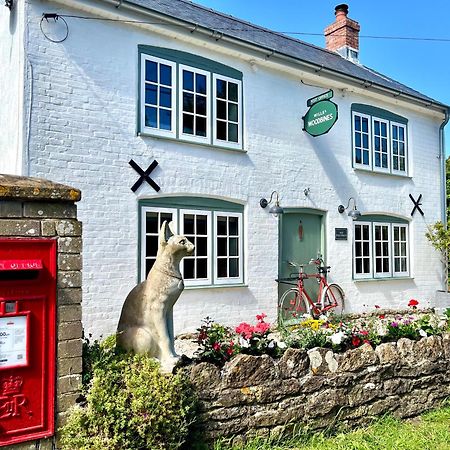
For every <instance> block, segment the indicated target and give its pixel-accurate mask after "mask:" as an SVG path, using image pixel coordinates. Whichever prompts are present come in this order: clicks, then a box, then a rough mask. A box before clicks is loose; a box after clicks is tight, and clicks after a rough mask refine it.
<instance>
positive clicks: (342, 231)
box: [334, 228, 348, 241]
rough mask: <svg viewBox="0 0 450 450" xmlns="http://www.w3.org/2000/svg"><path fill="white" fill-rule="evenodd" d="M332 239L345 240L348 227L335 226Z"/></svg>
mask: <svg viewBox="0 0 450 450" xmlns="http://www.w3.org/2000/svg"><path fill="white" fill-rule="evenodd" d="M334 239H335V240H336V241H346V240H347V239H348V228H335V229H334Z"/></svg>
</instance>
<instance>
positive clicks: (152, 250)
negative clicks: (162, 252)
mask: <svg viewBox="0 0 450 450" xmlns="http://www.w3.org/2000/svg"><path fill="white" fill-rule="evenodd" d="M145 240H146V246H145V254H146V255H147V256H156V253H157V252H158V236H147V237H146V238H145Z"/></svg>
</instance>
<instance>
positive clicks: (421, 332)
mask: <svg viewBox="0 0 450 450" xmlns="http://www.w3.org/2000/svg"><path fill="white" fill-rule="evenodd" d="M419 334H420V335H421V336H422V337H427V333H426V331H424V330H422V328H421V329H420V330H419Z"/></svg>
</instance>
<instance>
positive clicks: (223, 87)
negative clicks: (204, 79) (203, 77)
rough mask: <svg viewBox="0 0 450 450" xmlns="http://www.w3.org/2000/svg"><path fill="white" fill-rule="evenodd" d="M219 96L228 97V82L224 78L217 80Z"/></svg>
mask: <svg viewBox="0 0 450 450" xmlns="http://www.w3.org/2000/svg"><path fill="white" fill-rule="evenodd" d="M216 86H217V97H218V98H223V99H226V98H227V82H226V81H223V80H217V83H216Z"/></svg>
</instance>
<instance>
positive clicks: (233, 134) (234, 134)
mask: <svg viewBox="0 0 450 450" xmlns="http://www.w3.org/2000/svg"><path fill="white" fill-rule="evenodd" d="M228 140H229V141H231V142H237V141H238V126H237V125H236V124H235V123H229V124H228Z"/></svg>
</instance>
